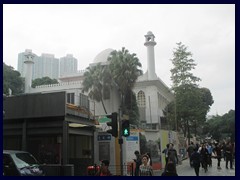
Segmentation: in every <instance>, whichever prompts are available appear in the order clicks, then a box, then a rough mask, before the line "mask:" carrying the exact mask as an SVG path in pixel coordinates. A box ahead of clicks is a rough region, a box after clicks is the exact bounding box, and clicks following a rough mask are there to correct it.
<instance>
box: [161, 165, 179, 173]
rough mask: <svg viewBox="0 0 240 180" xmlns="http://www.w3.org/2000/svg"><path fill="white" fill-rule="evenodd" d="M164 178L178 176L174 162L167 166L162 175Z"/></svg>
mask: <svg viewBox="0 0 240 180" xmlns="http://www.w3.org/2000/svg"><path fill="white" fill-rule="evenodd" d="M162 176H178V174H177V170H176V166H175V164H174V163H173V162H169V163H168V164H167V166H166V170H165V171H164V172H163V173H162Z"/></svg>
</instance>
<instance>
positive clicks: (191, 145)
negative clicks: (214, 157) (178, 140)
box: [187, 141, 194, 167]
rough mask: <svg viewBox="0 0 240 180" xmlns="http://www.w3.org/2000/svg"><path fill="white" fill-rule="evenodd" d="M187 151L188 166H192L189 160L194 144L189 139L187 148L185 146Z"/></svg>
mask: <svg viewBox="0 0 240 180" xmlns="http://www.w3.org/2000/svg"><path fill="white" fill-rule="evenodd" d="M187 152H188V158H189V164H190V167H193V166H192V162H191V158H190V157H191V155H192V153H193V152H194V144H193V142H192V141H191V143H190V144H189V146H188V148H187Z"/></svg>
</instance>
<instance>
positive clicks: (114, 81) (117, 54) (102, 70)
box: [83, 47, 142, 124]
mask: <svg viewBox="0 0 240 180" xmlns="http://www.w3.org/2000/svg"><path fill="white" fill-rule="evenodd" d="M139 67H141V63H140V62H139V59H138V58H137V57H136V54H134V53H133V54H130V53H129V51H128V50H126V49H125V48H124V47H123V48H122V50H119V51H116V50H115V51H113V52H112V53H111V54H110V55H109V57H108V65H106V64H104V65H102V64H100V63H99V64H98V65H96V66H91V67H88V68H87V71H86V72H85V73H84V81H83V92H84V91H85V92H89V97H90V98H92V99H94V100H96V101H98V102H100V101H101V102H102V105H103V108H104V110H105V113H106V114H107V111H106V108H105V105H104V102H103V100H104V97H106V96H109V94H110V92H111V90H113V89H117V91H118V93H119V97H120V99H121V110H122V113H123V114H127V115H129V116H130V123H133V124H137V119H138V117H139V113H138V108H137V105H136V97H135V95H134V94H133V92H132V88H133V86H134V84H135V82H136V80H137V78H138V76H139V75H141V74H142V71H141V70H140V69H139Z"/></svg>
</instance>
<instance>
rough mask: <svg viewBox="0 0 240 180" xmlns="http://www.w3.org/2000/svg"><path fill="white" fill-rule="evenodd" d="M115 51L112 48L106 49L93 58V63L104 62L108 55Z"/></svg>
mask: <svg viewBox="0 0 240 180" xmlns="http://www.w3.org/2000/svg"><path fill="white" fill-rule="evenodd" d="M112 51H114V50H113V49H111V48H108V49H105V50H103V51H102V52H100V53H99V54H98V55H97V56H96V57H95V58H94V60H93V63H103V62H107V59H108V56H109V55H110V53H111V52H112Z"/></svg>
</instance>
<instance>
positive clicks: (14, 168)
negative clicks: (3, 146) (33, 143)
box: [3, 150, 44, 176]
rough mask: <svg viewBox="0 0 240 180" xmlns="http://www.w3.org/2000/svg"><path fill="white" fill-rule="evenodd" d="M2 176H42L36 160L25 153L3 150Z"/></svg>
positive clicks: (42, 173)
mask: <svg viewBox="0 0 240 180" xmlns="http://www.w3.org/2000/svg"><path fill="white" fill-rule="evenodd" d="M3 175H4V176H44V172H43V170H42V169H41V167H40V164H39V162H38V161H37V160H36V158H35V157H34V156H33V155H32V154H30V153H29V152H25V151H15V150H3Z"/></svg>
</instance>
